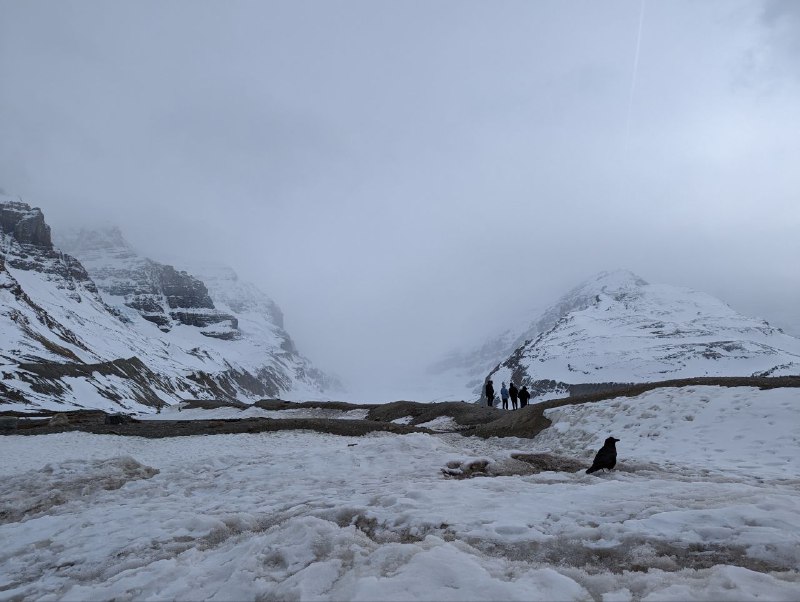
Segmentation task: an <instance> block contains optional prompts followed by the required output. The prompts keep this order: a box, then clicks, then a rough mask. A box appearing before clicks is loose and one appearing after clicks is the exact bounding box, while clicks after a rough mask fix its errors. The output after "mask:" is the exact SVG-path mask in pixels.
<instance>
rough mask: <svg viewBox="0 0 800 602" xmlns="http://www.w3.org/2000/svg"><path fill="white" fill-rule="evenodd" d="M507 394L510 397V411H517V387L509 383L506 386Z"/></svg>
mask: <svg viewBox="0 0 800 602" xmlns="http://www.w3.org/2000/svg"><path fill="white" fill-rule="evenodd" d="M508 394H509V395H510V396H511V409H512V410H516V409H517V395H518V394H519V391H518V390H517V385H515V384H514V383H511V384H510V385H509V386H508Z"/></svg>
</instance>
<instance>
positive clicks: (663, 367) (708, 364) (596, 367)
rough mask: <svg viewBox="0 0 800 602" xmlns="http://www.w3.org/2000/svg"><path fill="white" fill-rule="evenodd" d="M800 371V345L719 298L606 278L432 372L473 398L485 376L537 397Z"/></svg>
mask: <svg viewBox="0 0 800 602" xmlns="http://www.w3.org/2000/svg"><path fill="white" fill-rule="evenodd" d="M753 374H758V375H771V376H779V375H786V374H800V340H798V339H797V338H794V337H791V336H788V335H786V334H784V333H783V332H782V331H781V330H780V329H777V328H773V327H772V326H770V325H769V324H768V323H766V322H764V321H762V320H757V319H754V318H749V317H746V316H743V315H741V314H739V313H737V312H735V311H734V310H732V309H731V308H730V307H728V306H727V305H726V304H725V303H723V302H722V301H720V300H718V299H715V298H714V297H712V296H710V295H707V294H704V293H700V292H695V291H691V290H688V289H684V288H678V287H672V286H666V285H652V284H648V283H647V282H646V281H645V280H643V279H642V278H640V277H639V276H637V275H635V274H633V273H631V272H629V271H625V270H619V271H614V272H603V273H601V274H598V275H597V276H595V277H594V278H591V279H589V280H587V281H586V282H584V283H583V284H581V285H579V286H577V287H576V288H574V289H572V290H571V291H569V292H568V293H567V294H566V295H564V296H563V297H562V298H561V299H559V300H558V301H557V302H556V303H554V304H553V305H552V306H550V307H549V308H547V309H546V310H545V311H543V312H542V313H541V314H539V315H537V317H536V318H535V319H533V320H531V321H528V322H525V323H523V324H521V325H519V326H518V327H515V328H511V329H509V330H507V331H505V332H504V333H502V334H501V335H499V336H498V337H495V338H493V339H491V340H489V341H488V342H486V343H484V344H483V345H481V346H479V347H477V348H475V349H473V350H469V351H465V352H456V353H452V354H450V355H449V356H448V357H446V358H444V359H443V360H442V361H441V362H439V363H437V364H436V365H434V366H433V367H431V369H430V376H431V379H432V380H434V381H437V384H436V385H435V386H437V387H438V388H439V389H440V390H441V396H442V397H447V396H449V397H450V398H462V399H470V398H471V399H476V398H478V397H479V396H480V395H481V391H482V388H483V383H484V382H485V379H486V378H487V375H489V376H490V377H491V378H492V379H493V380H494V382H495V384H496V388H497V389H499V385H500V383H501V382H506V383H508V382H509V380H510V379H511V377H512V376H513V378H514V381H515V382H517V383H525V384H527V385H528V387H529V388H530V389H531V390H532V391H533V392H534V394H535V395H538V396H539V398H540V399H544V398H550V397H558V396H564V395H568V394H570V393H580V392H585V391H591V390H594V389H598V388H602V387H604V386H606V385H608V384H609V383H630V382H644V381H655V380H667V379H671V378H685V377H694V376H750V375H753Z"/></svg>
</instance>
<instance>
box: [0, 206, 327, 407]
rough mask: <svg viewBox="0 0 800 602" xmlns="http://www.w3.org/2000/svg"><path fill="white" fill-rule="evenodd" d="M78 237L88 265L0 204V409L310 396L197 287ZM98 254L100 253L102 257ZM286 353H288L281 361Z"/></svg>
mask: <svg viewBox="0 0 800 602" xmlns="http://www.w3.org/2000/svg"><path fill="white" fill-rule="evenodd" d="M110 240H112V242H115V243H119V244H118V246H117V247H114V248H109V247H108V243H109V239H108V238H102V237H91V236H88V237H87V243H86V247H87V248H84V249H81V247H80V246H77V245H76V248H77V249H79V250H83V251H85V252H86V253H87V257H88V259H89V262H90V265H91V266H92V267H93V269H95V270H96V271H97V274H98V283H99V284H100V290H98V287H97V286H96V284H95V282H94V281H93V280H92V278H90V276H89V274H88V273H87V270H86V269H84V267H83V265H82V264H81V262H79V261H78V260H76V259H75V258H74V257H72V256H71V255H67V254H65V253H63V252H62V251H60V250H59V249H57V248H56V247H54V246H53V244H52V241H51V238H50V229H49V227H48V226H47V224H46V223H45V221H44V216H43V215H42V212H41V211H40V210H39V209H36V208H31V207H30V206H28V205H26V204H24V203H21V202H19V201H18V200H15V199H11V198H8V197H5V198H2V199H0V250H1V251H2V253H1V254H0V334H2V336H3V338H2V347H0V369H2V371H3V381H2V385H0V403H2V404H3V405H4V406H5V409H31V408H36V407H45V408H54V407H58V408H62V409H63V408H64V407H94V408H102V409H111V410H113V409H132V410H139V409H141V408H142V406H144V407H153V406H158V405H161V404H164V403H172V402H175V401H178V400H180V399H192V398H200V399H207V398H239V399H242V400H248V399H257V398H261V397H278V396H286V397H291V396H292V395H302V396H313V395H316V396H321V395H322V390H323V388H324V387H325V385H326V383H325V382H324V376H321V373H319V372H318V371H315V370H314V368H313V367H311V366H310V364H309V363H308V361H307V360H305V358H302V357H301V356H299V355H298V354H297V353H296V351H295V350H294V349H293V346H292V345H290V344H287V341H289V343H290V339H289V338H288V335H287V334H286V333H285V332H284V331H283V330H282V329H281V328H280V327H279V326H277V325H274V324H272V323H271V322H269V321H268V320H267V322H269V324H268V325H267V326H265V327H262V326H261V325H256V326H254V325H253V321H254V319H253V318H252V317H251V316H247V315H246V316H243V324H242V325H240V324H239V320H238V318H237V317H236V316H234V315H233V314H232V313H229V312H226V311H221V310H219V309H217V308H216V307H214V304H213V301H212V299H211V297H210V296H209V294H208V290H207V289H206V287H205V285H204V284H203V283H202V282H201V281H200V280H199V279H197V278H194V277H193V276H191V275H189V274H187V273H185V272H180V271H178V270H175V269H174V268H172V267H170V266H164V265H162V264H158V263H156V262H152V261H150V260H147V259H144V258H140V257H139V256H137V255H136V254H135V253H134V252H133V251H132V249H130V248H129V246H128V245H127V244H125V243H124V241H123V240H122V239H121V236H114V237H112V238H111V239H110ZM104 251H109V253H108V254H107V255H106V254H104ZM287 346H289V347H291V349H288V350H287V348H286V347H287Z"/></svg>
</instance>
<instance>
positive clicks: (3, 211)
mask: <svg viewBox="0 0 800 602" xmlns="http://www.w3.org/2000/svg"><path fill="white" fill-rule="evenodd" d="M0 232H2V233H4V234H8V235H9V236H11V237H12V238H14V239H15V240H16V241H17V242H18V243H20V244H23V245H33V246H36V247H44V248H47V249H50V248H52V246H53V243H52V241H51V239H50V226H48V225H47V224H46V223H45V221H44V215H43V214H42V210H41V209H39V208H38V207H31V206H30V205H28V204H27V203H23V202H22V201H21V200H14V199H12V198H11V197H8V196H0Z"/></svg>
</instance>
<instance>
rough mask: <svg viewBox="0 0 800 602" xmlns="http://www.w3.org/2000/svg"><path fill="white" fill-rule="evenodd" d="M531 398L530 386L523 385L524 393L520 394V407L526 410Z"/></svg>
mask: <svg viewBox="0 0 800 602" xmlns="http://www.w3.org/2000/svg"><path fill="white" fill-rule="evenodd" d="M530 398H531V394H530V393H529V392H528V386H527V385H523V386H522V391H520V392H519V407H520V408H524V407H525V406H526V405H528V400H529V399H530Z"/></svg>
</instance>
